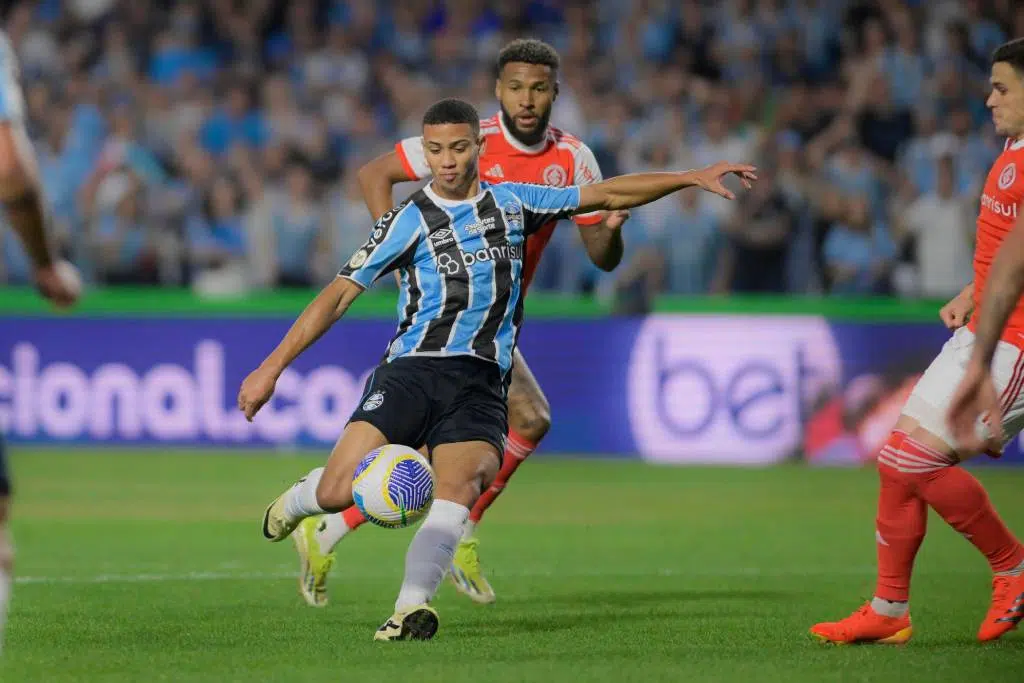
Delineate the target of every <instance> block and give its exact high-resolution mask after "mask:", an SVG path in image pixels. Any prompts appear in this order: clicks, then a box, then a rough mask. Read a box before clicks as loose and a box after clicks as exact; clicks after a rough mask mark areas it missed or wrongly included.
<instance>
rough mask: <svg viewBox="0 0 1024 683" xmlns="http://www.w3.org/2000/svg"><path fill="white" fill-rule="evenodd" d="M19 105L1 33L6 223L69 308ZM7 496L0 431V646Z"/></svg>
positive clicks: (9, 568)
mask: <svg viewBox="0 0 1024 683" xmlns="http://www.w3.org/2000/svg"><path fill="white" fill-rule="evenodd" d="M23 108H24V105H23V98H22V94H21V87H20V86H19V85H18V65H17V60H16V58H15V56H14V50H13V49H12V47H11V44H10V42H9V41H8V40H7V36H6V35H5V34H4V33H2V32H0V203H3V206H4V213H5V215H6V218H7V222H8V224H10V226H11V227H12V228H13V229H14V232H15V233H16V234H17V235H18V236H19V237H20V238H21V241H22V244H23V245H24V246H25V251H26V252H27V253H28V256H29V258H30V259H31V261H32V265H33V268H34V269H35V272H34V277H35V284H36V288H37V289H38V290H39V292H40V294H42V295H43V296H44V297H46V298H47V299H49V300H50V301H52V302H53V303H55V304H56V305H58V306H61V307H65V306H70V305H71V304H73V303H74V302H75V299H76V298H77V297H78V285H77V282H76V281H75V280H74V278H73V277H72V273H71V272H69V269H70V264H65V265H64V267H63V268H60V267H58V265H57V264H58V262H57V260H56V257H55V255H54V252H53V249H52V248H51V245H50V242H49V240H48V235H47V233H48V230H47V216H46V211H45V209H44V206H43V199H42V192H41V190H40V188H39V179H38V177H37V165H36V157H35V153H34V152H33V151H32V146H31V144H30V143H29V139H28V135H27V134H26V133H25V124H24V121H23V118H22V116H23V113H22V112H23ZM10 496H11V481H10V477H9V475H8V473H7V467H6V464H5V462H4V442H3V435H2V434H0V645H2V643H3V632H4V622H5V621H6V617H7V605H8V602H9V601H10V597H11V583H12V572H13V570H14V548H13V546H12V545H11V541H10V535H9V533H8V531H7V515H8V504H9V501H10Z"/></svg>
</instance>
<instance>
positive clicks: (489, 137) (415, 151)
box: [395, 113, 601, 286]
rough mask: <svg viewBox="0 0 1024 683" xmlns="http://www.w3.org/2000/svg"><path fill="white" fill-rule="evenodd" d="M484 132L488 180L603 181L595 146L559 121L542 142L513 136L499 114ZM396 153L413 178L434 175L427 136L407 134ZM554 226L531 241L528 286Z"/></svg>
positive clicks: (578, 219)
mask: <svg viewBox="0 0 1024 683" xmlns="http://www.w3.org/2000/svg"><path fill="white" fill-rule="evenodd" d="M480 136H481V137H482V138H483V140H484V143H483V149H482V150H481V152H480V178H481V179H482V180H486V181H487V182H489V183H505V182H517V183H538V184H541V185H551V186H554V187H566V186H568V185H589V184H591V183H597V182H600V181H601V169H600V167H599V166H598V163H597V159H596V158H595V157H594V153H593V152H592V151H591V150H590V148H589V147H587V145H586V144H585V143H584V142H583V141H582V140H580V139H579V138H577V137H576V136H574V135H570V134H569V133H566V132H565V131H563V130H561V129H560V128H557V127H555V126H548V128H547V130H546V131H545V132H544V137H543V139H541V140H540V141H539V142H537V144H535V145H527V144H525V143H523V142H521V141H519V140H517V139H516V137H515V136H514V135H512V133H511V132H510V131H509V130H508V128H507V127H506V126H505V122H504V120H503V119H502V115H501V114H500V113H498V114H495V115H494V116H491V117H490V118H487V119H481V120H480ZM395 152H396V154H397V155H398V159H399V160H400V161H401V162H402V168H404V169H405V173H406V175H408V176H409V177H410V178H413V179H416V180H419V179H422V178H429V177H430V166H429V165H428V164H427V155H426V151H425V150H424V148H423V138H422V137H420V136H415V137H409V138H405V139H404V140H402V141H400V142H399V143H398V144H396V145H395ZM572 220H573V222H574V223H576V224H577V225H580V226H589V225H597V224H598V223H600V222H601V212H599V211H591V212H588V213H580V214H576V215H574V216H573V217H572ZM554 229H555V221H549V222H548V223H547V224H545V225H544V226H543V227H541V228H540V229H538V230H537V231H536V232H535V233H533V237H531V238H530V239H529V240H528V241H527V243H526V254H525V271H524V275H523V280H524V282H525V283H526V285H527V286H529V284H530V281H531V280H532V279H533V273H534V271H535V270H536V269H537V265H538V264H539V263H540V259H541V255H542V254H543V252H544V248H545V247H546V246H547V244H548V242H549V241H550V240H551V236H552V234H553V233H554Z"/></svg>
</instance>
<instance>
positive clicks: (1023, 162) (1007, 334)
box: [968, 138, 1024, 349]
mask: <svg viewBox="0 0 1024 683" xmlns="http://www.w3.org/2000/svg"><path fill="white" fill-rule="evenodd" d="M1022 204H1024V138H1021V139H1019V140H1007V141H1006V145H1005V146H1004V148H1003V153H1002V154H1000V155H999V158H998V159H996V162H995V164H994V165H993V166H992V170H991V171H989V173H988V178H986V179H985V189H984V190H983V191H982V195H981V208H980V210H979V211H978V235H977V243H976V245H975V247H974V308H975V312H976V313H977V312H979V311H980V310H981V300H982V296H983V295H984V291H985V281H986V279H987V278H988V271H989V269H990V268H991V267H992V262H993V261H994V260H995V258H996V252H998V251H999V247H1001V246H1002V244H1003V240H1004V239H1005V238H1006V236H1007V235H1008V234H1009V233H1010V231H1011V230H1013V229H1014V226H1016V224H1017V221H1018V219H1019V217H1020V215H1021V213H1022V211H1024V206H1022ZM968 327H969V328H970V329H971V331H972V332H974V331H976V330H977V315H975V316H974V317H973V318H971V321H970V323H969V324H968ZM1002 339H1003V341H1005V342H1008V343H1010V344H1013V345H1014V346H1016V347H1018V348H1022V349H1024V299H1022V300H1021V301H1018V302H1017V308H1015V309H1014V311H1013V314H1012V315H1011V316H1010V320H1009V322H1008V323H1007V325H1006V329H1005V330H1004V331H1003V336H1002Z"/></svg>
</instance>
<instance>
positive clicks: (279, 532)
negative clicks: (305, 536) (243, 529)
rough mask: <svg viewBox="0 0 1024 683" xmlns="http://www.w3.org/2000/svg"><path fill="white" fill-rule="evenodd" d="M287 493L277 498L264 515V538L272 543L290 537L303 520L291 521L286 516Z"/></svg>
mask: <svg viewBox="0 0 1024 683" xmlns="http://www.w3.org/2000/svg"><path fill="white" fill-rule="evenodd" d="M287 493H288V492H287V491H285V492H284V493H282V494H281V495H280V496H278V497H277V498H275V499H274V502H272V503H271V504H270V505H268V506H267V510H266V512H264V513H263V537H264V538H266V539H268V540H269V541H270V542H271V543H277V542H278V541H283V540H284V539H286V538H288V535H289V534H290V533H291V532H292V531H294V530H295V527H296V526H298V524H299V522H301V521H302V520H301V519H290V518H288V517H287V516H286V515H285V514H284V497H285V494H287Z"/></svg>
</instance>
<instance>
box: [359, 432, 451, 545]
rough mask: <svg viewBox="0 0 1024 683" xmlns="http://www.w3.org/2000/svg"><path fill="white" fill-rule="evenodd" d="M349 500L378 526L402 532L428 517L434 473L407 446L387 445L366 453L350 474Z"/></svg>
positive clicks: (420, 457)
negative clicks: (350, 491)
mask: <svg viewBox="0 0 1024 683" xmlns="http://www.w3.org/2000/svg"><path fill="white" fill-rule="evenodd" d="M352 498H353V499H355V502H356V507H358V508H359V511H360V512H362V513H363V515H365V516H366V519H368V520H369V521H371V522H373V523H374V524H376V525H377V526H383V527H388V528H390V529H401V528H402V527H406V526H409V525H410V524H413V523H415V522H416V521H417V520H419V519H420V517H422V516H423V515H425V514H427V510H429V509H430V504H431V502H433V500H434V470H433V468H431V467H430V463H429V462H427V459H426V458H424V457H423V456H422V455H420V454H419V453H418V452H417V451H415V450H413V449H412V448H409V447H408V446H399V445H397V444H388V445H386V446H381V447H380V448H377V449H375V450H372V451H370V452H369V453H367V454H366V457H365V458H363V459H362V461H361V462H360V463H359V465H358V466H357V467H356V471H355V474H353V475H352Z"/></svg>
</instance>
